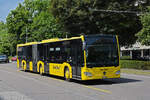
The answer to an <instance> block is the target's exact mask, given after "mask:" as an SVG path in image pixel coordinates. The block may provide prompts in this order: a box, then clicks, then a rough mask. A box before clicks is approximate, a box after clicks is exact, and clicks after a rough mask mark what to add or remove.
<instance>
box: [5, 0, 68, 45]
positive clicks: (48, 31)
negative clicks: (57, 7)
mask: <svg viewBox="0 0 150 100" xmlns="http://www.w3.org/2000/svg"><path fill="white" fill-rule="evenodd" d="M49 6H50V0H25V1H24V2H23V4H19V5H18V7H17V8H16V9H15V10H12V11H11V12H10V13H9V15H8V17H7V25H8V33H10V34H14V36H15V37H17V43H25V41H26V37H28V42H31V41H40V40H43V39H48V38H52V37H64V35H65V33H63V32H62V31H61V28H62V27H61V26H60V25H59V24H57V22H56V20H55V19H54V17H53V16H52V15H51V13H50V11H49ZM17 43H16V44H17Z"/></svg>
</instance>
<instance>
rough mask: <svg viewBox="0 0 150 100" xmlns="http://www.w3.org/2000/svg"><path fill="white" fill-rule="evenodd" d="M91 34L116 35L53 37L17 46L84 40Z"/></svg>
mask: <svg viewBox="0 0 150 100" xmlns="http://www.w3.org/2000/svg"><path fill="white" fill-rule="evenodd" d="M90 36H115V35H109V34H94V35H81V36H79V37H72V38H64V39H61V38H52V39H47V40H42V41H41V42H29V43H25V44H18V45H17V47H19V46H28V45H34V44H43V43H50V42H59V41H67V40H74V39H82V41H84V38H83V37H90Z"/></svg>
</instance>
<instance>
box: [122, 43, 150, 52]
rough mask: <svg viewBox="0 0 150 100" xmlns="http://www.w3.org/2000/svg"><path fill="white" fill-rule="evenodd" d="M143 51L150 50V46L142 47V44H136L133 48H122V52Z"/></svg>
mask: <svg viewBox="0 0 150 100" xmlns="http://www.w3.org/2000/svg"><path fill="white" fill-rule="evenodd" d="M142 49H150V46H146V45H142V44H141V43H140V42H136V43H135V44H133V45H132V46H131V47H121V51H123V50H142Z"/></svg>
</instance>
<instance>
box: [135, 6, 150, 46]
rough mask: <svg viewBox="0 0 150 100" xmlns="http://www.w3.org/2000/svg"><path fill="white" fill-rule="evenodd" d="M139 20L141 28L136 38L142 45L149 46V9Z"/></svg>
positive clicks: (149, 8)
mask: <svg viewBox="0 0 150 100" xmlns="http://www.w3.org/2000/svg"><path fill="white" fill-rule="evenodd" d="M140 19H141V23H142V25H143V28H142V29H141V31H140V32H139V33H137V35H136V36H137V37H138V41H140V42H141V43H142V44H145V45H150V7H148V10H147V12H146V13H145V14H143V15H141V17H140Z"/></svg>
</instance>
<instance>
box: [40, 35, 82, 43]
mask: <svg viewBox="0 0 150 100" xmlns="http://www.w3.org/2000/svg"><path fill="white" fill-rule="evenodd" d="M73 39H81V36H80V37H72V38H64V39H61V38H53V39H48V40H43V41H42V42H41V43H48V42H58V41H66V40H73Z"/></svg>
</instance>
